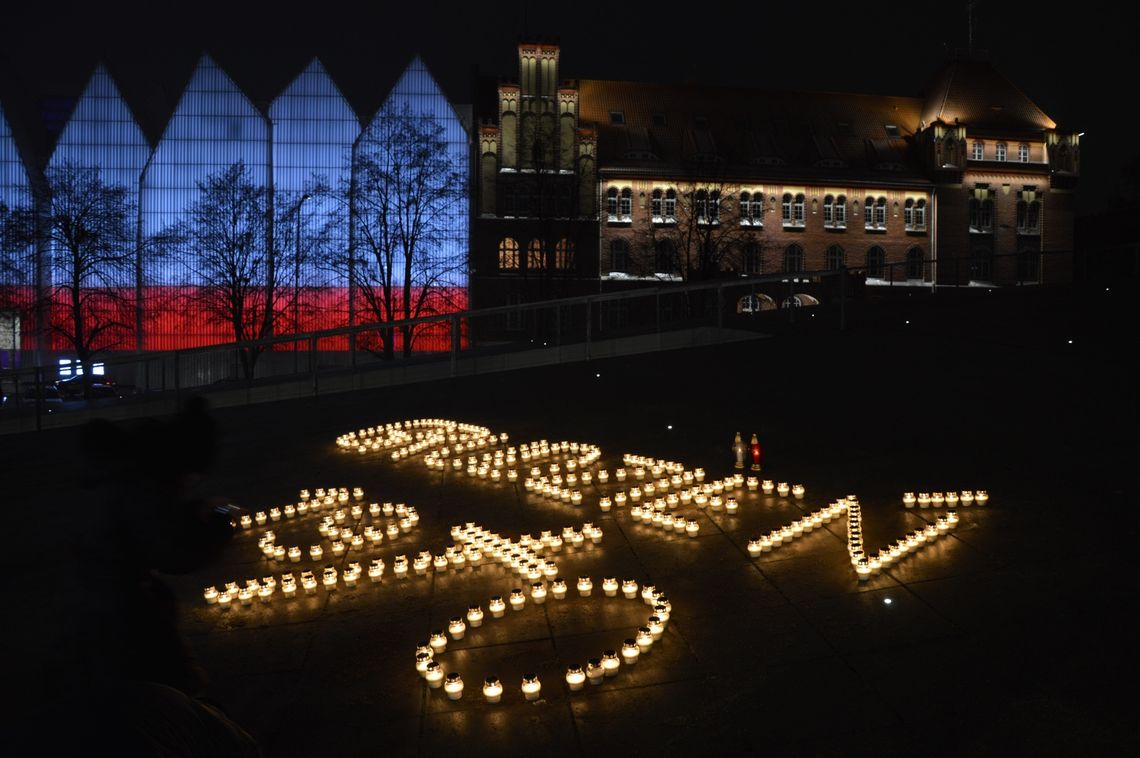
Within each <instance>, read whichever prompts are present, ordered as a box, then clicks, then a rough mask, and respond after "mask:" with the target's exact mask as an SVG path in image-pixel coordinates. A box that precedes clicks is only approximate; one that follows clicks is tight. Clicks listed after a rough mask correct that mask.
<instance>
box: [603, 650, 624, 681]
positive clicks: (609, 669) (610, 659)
mask: <svg viewBox="0 0 1140 758" xmlns="http://www.w3.org/2000/svg"><path fill="white" fill-rule="evenodd" d="M620 667H621V659H620V658H618V654H617V651H616V650H605V651H603V652H602V674H603V675H604V676H606V677H615V676H617V674H618V669H619V668H620Z"/></svg>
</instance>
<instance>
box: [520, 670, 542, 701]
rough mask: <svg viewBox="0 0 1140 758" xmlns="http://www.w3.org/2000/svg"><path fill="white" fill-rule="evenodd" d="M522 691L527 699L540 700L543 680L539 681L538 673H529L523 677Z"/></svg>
mask: <svg viewBox="0 0 1140 758" xmlns="http://www.w3.org/2000/svg"><path fill="white" fill-rule="evenodd" d="M522 692H523V696H524V697H525V698H526V699H527V700H530V701H534V700H538V696H539V695H540V694H541V693H542V682H540V681H538V674H527V675H526V676H524V677H523V680H522Z"/></svg>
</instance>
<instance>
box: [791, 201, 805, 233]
mask: <svg viewBox="0 0 1140 758" xmlns="http://www.w3.org/2000/svg"><path fill="white" fill-rule="evenodd" d="M792 221H793V222H795V225H796V226H803V225H804V196H803V194H802V193H801V194H798V195H796V198H795V201H794V202H793V203H792Z"/></svg>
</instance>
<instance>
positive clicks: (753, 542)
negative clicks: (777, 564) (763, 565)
mask: <svg viewBox="0 0 1140 758" xmlns="http://www.w3.org/2000/svg"><path fill="white" fill-rule="evenodd" d="M762 552H764V550H763V548H762V547H761V545H760V538H759V537H753V538H752V539H750V540H748V555H750V556H752V557H753V558H755V557H756V556H758V555H760V553H762Z"/></svg>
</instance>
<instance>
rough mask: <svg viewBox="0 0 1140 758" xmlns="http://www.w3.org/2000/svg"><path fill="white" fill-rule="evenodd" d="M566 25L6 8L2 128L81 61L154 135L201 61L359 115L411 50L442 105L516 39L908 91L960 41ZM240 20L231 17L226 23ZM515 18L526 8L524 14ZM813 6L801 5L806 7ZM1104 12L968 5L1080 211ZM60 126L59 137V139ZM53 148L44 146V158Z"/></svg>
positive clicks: (632, 70) (364, 9)
mask: <svg viewBox="0 0 1140 758" xmlns="http://www.w3.org/2000/svg"><path fill="white" fill-rule="evenodd" d="M572 7H574V9H575V10H574V11H573V15H572V16H571V17H570V18H560V17H559V14H558V13H556V12H554V11H553V10H552V9H551V8H550V6H547V5H540V4H537V3H536V4H532V5H529V6H528V5H525V4H523V3H516V4H495V3H478V4H475V3H469V4H463V5H459V4H450V3H439V2H428V1H425V0H420V1H419V2H414V3H388V2H372V3H368V4H365V3H358V4H355V5H354V4H348V3H343V2H340V1H339V0H322V2H310V3H305V4H299V5H296V6H292V5H288V4H285V3H275V4H269V3H263V2H241V1H240V0H232V1H231V2H229V3H217V2H213V0H210V1H208V2H198V3H193V4H181V3H180V4H177V5H174V4H170V5H169V6H163V5H162V4H155V3H150V4H141V3H133V2H128V3H98V4H97V3H90V2H84V3H68V2H61V3H53V4H37V6H36V7H31V4H27V6H25V7H23V8H7V9H6V10H5V16H6V18H5V22H4V25H3V31H2V32H0V34H2V35H3V37H2V39H3V45H2V47H0V86H3V90H2V92H3V94H4V96H5V102H6V103H9V102H11V103H13V105H12V106H11V110H13V111H15V113H13V114H10V115H12V117H13V119H15V118H17V117H19V116H17V115H16V114H17V113H18V114H22V117H23V118H24V119H25V120H33V119H32V117H33V116H35V117H36V118H35V119H34V120H35V121H37V122H38V123H37V131H36V133H35V134H32V135H31V138H33V139H35V140H37V142H38V146H39V149H40V150H41V151H42V150H43V149H44V148H43V146H44V145H49V146H50V143H51V139H52V137H51V135H52V124H53V123H58V122H59V121H60V120H61V119H66V113H67V108H68V104H69V102H70V101H71V99H72V98H74V97H76V96H77V95H78V94H79V93H80V91H81V89H82V87H83V85H84V83H85V81H86V79H87V77H88V76H89V75H90V71H91V68H92V66H93V65H94V64H95V62H96V61H98V60H104V61H106V62H107V63H108V65H109V66H110V68H111V72H112V74H113V75H114V76H115V77H116V79H117V80H119V81H120V83H121V87H122V89H123V91H124V94H125V96H126V97H127V99H128V102H129V103H130V104H131V106H132V108H133V109H134V110H135V111H136V115H137V116H138V117H139V119H140V121H142V122H144V128H145V129H146V130H147V132H148V136H150V137H151V139H152V140H153V139H155V138H156V137H157V134H155V132H156V131H157V130H158V129H160V128H161V123H162V121H163V120H164V118H165V117H166V116H168V115H169V111H170V110H172V109H173V107H174V105H175V103H176V101H177V97H178V94H179V91H180V88H181V86H182V85H184V84H185V81H186V79H187V78H188V77H189V74H190V71H191V69H192V68H193V66H194V63H195V60H196V58H197V55H198V54H199V53H200V52H201V51H203V50H206V51H208V52H210V53H211V54H213V55H215V56H216V57H217V59H218V61H219V62H220V63H221V64H222V65H223V67H225V68H226V69H227V71H229V72H230V73H231V75H233V76H234V78H235V80H236V81H237V82H238V84H239V85H240V86H242V87H243V88H244V89H245V90H246V91H247V92H248V93H249V94H251V96H252V97H253V99H254V100H255V101H261V102H268V100H270V99H272V97H273V96H275V95H276V94H277V93H278V92H280V91H281V90H282V89H283V88H284V87H285V86H286V85H287V84H288V83H289V81H290V80H291V79H292V77H293V76H295V75H296V74H297V73H298V72H300V70H301V69H302V68H303V66H304V65H305V64H306V63H307V62H308V60H309V59H310V58H311V57H312V56H313V55H318V56H320V57H321V59H322V61H324V62H325V64H326V66H327V67H328V69H329V71H330V73H331V74H332V75H333V77H334V79H335V80H336V81H337V83H338V84H339V85H340V86H341V87H342V89H343V90H344V91H345V94H346V96H347V97H348V98H349V100H350V102H351V103H352V105H353V107H354V108H356V109H357V111H358V113H360V115H362V116H363V117H368V116H370V115H371V114H372V112H374V111H375V110H376V109H377V108H378V107H379V105H380V103H381V101H382V100H383V98H384V95H385V94H386V92H387V90H388V88H389V87H390V86H391V85H392V84H393V83H394V81H395V79H396V77H397V76H398V75H399V72H400V71H401V70H402V69H403V68H404V66H405V65H406V64H407V62H408V60H409V59H410V58H411V56H413V55H415V54H420V55H422V56H423V58H424V59H425V61H426V62H427V63H428V65H429V67H430V68H431V69H432V71H433V73H434V74H435V75H436V77H437V78H438V79H439V80H440V82H441V84H442V85H443V87H444V89H445V90H446V91H447V92H448V94H449V95H450V96H451V97H453V98H454V99H456V100H457V101H469V100H470V91H471V82H472V80H473V76H472V74H473V70H474V68H475V67H478V70H479V72H480V73H482V74H492V75H503V76H506V77H513V76H515V75H516V69H517V67H516V63H515V59H514V47H515V44H516V42H517V41H518V39H519V38H520V36H524V35H525V36H527V37H531V38H538V37H542V38H557V39H558V40H559V41H560V42H561V44H562V50H563V57H562V75H563V77H564V78H591V79H638V80H654V81H680V80H690V81H697V82H704V83H709V84H724V85H732V86H742V85H743V86H755V87H762V88H769V89H805V90H834V91H851V92H864V93H870V94H894V95H917V94H919V93H921V91H922V90H923V88H924V87H925V86H926V85H927V84H928V83H929V82H930V81H931V80H932V79H933V76H934V74H935V73H936V72H937V70H938V68H939V66H940V64H941V63H942V62H943V61H944V60H945V58H946V55H947V50H948V49H952V48H962V47H965V46H966V39H967V21H966V18H967V17H966V10H965V8H966V3H965V2H964V1H963V2H945V1H942V2H911V3H853V2H843V3H814V4H810V5H808V4H799V3H748V4H741V5H739V6H738V5H737V4H735V3H732V4H729V3H722V4H718V3H707V4H700V3H694V4H686V5H685V6H682V7H687V8H689V9H691V14H690V15H689V16H687V17H685V16H683V15H681V14H680V13H678V11H676V10H675V8H676V7H677V6H672V5H669V4H665V3H656V4H654V3H597V4H593V3H591V4H586V3H582V4H577V5H574V6H572ZM235 8H240V10H238V11H236V12H235V10H234V9H235ZM524 9H526V10H524ZM809 9H810V10H809ZM1110 9H1111V6H1109V5H1108V4H1103V5H1101V4H1099V3H1089V2H1085V3H1081V4H1078V5H1071V6H1067V7H1066V10H1065V11H1064V13H1062V14H1052V13H1050V12H1048V11H1047V10H1046V9H1045V7H1044V6H1041V5H1031V4H1025V3H996V2H989V3H987V2H979V3H977V4H976V7H975V35H974V45H975V47H976V48H981V49H986V50H988V51H989V52H990V55H991V57H992V59H993V61H994V62H995V64H996V65H997V66H998V68H999V69H1000V70H1001V71H1003V72H1004V73H1005V74H1006V75H1007V76H1008V77H1009V78H1010V79H1011V80H1012V81H1013V82H1014V83H1015V84H1016V85H1018V86H1019V87H1020V88H1021V89H1022V90H1023V91H1025V93H1026V94H1027V95H1028V96H1029V97H1030V98H1031V99H1032V100H1034V101H1035V102H1036V103H1037V104H1038V105H1039V106H1041V108H1042V109H1043V110H1044V111H1045V112H1046V113H1047V114H1048V115H1049V116H1051V117H1052V118H1053V119H1054V120H1056V121H1057V122H1058V123H1059V124H1060V126H1061V127H1062V128H1074V129H1077V130H1079V131H1084V132H1086V136H1085V137H1084V139H1083V141H1082V143H1081V147H1082V178H1081V185H1080V191H1079V198H1080V202H1079V208H1080V210H1081V212H1082V213H1090V212H1095V211H1097V210H1099V209H1101V208H1103V207H1105V206H1106V205H1107V204H1108V203H1109V202H1110V201H1111V198H1112V197H1113V196H1114V195H1115V194H1116V193H1117V192H1119V186H1120V182H1119V177H1120V168H1121V166H1122V165H1123V164H1125V163H1126V162H1128V161H1129V160H1133V159H1135V158H1136V157H1137V155H1138V154H1140V146H1138V145H1137V143H1136V142H1135V141H1133V140H1130V139H1128V134H1129V131H1130V128H1131V124H1130V123H1129V122H1130V120H1131V119H1130V114H1129V112H1128V111H1129V110H1130V107H1129V106H1128V105H1124V106H1122V105H1121V101H1120V98H1115V97H1106V96H1105V95H1104V94H1102V93H1103V89H1104V88H1105V87H1107V86H1111V84H1112V83H1113V82H1114V81H1115V82H1117V83H1120V84H1121V86H1123V87H1124V88H1125V89H1124V90H1123V92H1124V93H1125V96H1127V92H1128V91H1129V90H1130V89H1131V84H1130V81H1131V79H1130V76H1131V71H1129V70H1126V69H1129V68H1130V66H1129V65H1127V64H1128V63H1129V62H1130V59H1132V56H1129V55H1128V54H1127V52H1126V51H1128V50H1131V49H1132V47H1133V46H1134V45H1135V43H1136V40H1135V33H1134V25H1132V24H1130V23H1128V22H1126V21H1125V20H1124V19H1123V18H1121V17H1119V16H1118V15H1114V12H1113V11H1112V10H1110ZM56 128H58V126H57V127H56ZM49 149H50V147H49Z"/></svg>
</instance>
